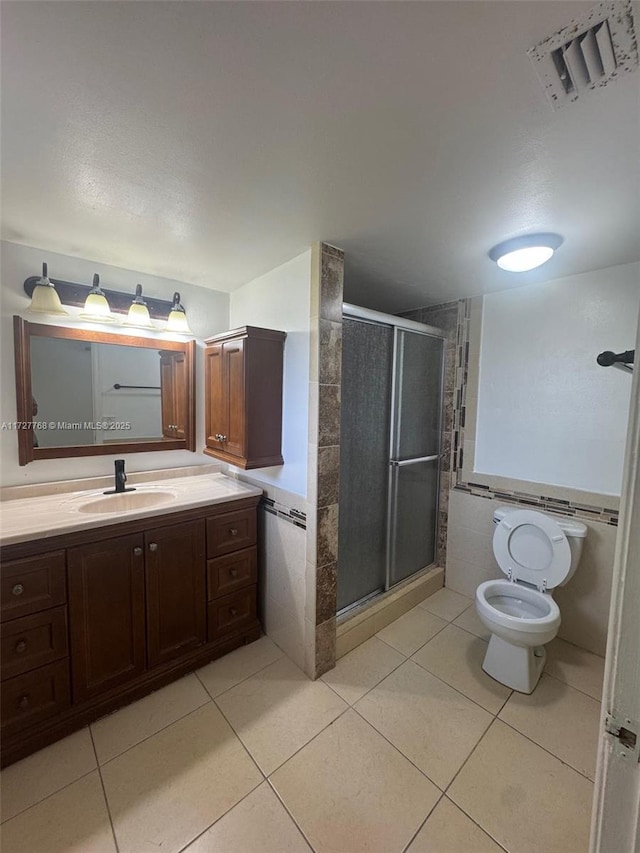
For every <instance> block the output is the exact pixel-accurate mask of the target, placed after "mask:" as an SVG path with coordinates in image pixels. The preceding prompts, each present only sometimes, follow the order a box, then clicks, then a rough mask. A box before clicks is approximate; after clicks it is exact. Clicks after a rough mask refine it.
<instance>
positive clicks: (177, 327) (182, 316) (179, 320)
mask: <svg viewBox="0 0 640 853" xmlns="http://www.w3.org/2000/svg"><path fill="white" fill-rule="evenodd" d="M167 331H168V332H179V333H180V334H181V335H192V334H193V332H192V331H191V329H190V328H189V324H188V323H187V312H186V311H185V310H184V306H182V305H181V304H180V294H179V293H178V291H177V290H176V292H175V293H174V294H173V305H172V306H171V312H170V313H169V317H168V320H167Z"/></svg>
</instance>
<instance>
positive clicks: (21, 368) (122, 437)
mask: <svg viewBox="0 0 640 853" xmlns="http://www.w3.org/2000/svg"><path fill="white" fill-rule="evenodd" d="M14 342H15V360H16V395H17V420H18V425H19V428H18V429H17V430H16V433H17V436H18V457H19V463H20V465H26V464H28V463H29V462H32V461H34V460H37V459H58V458H61V457H68V456H98V455H103V454H116V453H139V452H144V451H153V450H191V451H194V450H195V359H194V353H195V341H184V342H182V341H180V342H178V341H170V340H162V339H159V338H143V337H135V336H133V335H123V334H114V333H110V332H101V331H93V330H86V329H72V328H66V327H65V328H63V327H60V326H49V325H43V324H37V323H29V322H27V321H25V320H23V319H22V318H21V317H14Z"/></svg>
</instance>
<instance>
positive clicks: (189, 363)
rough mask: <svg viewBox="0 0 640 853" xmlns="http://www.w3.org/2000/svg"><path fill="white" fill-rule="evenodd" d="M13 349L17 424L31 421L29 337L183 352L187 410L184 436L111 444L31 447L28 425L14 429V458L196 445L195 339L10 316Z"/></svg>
mask: <svg viewBox="0 0 640 853" xmlns="http://www.w3.org/2000/svg"><path fill="white" fill-rule="evenodd" d="M13 335H14V352H15V368H16V401H17V420H18V424H23V423H24V424H27V423H32V422H33V419H34V418H33V395H32V391H31V338H32V337H33V336H39V337H47V338H66V339H68V340H74V341H90V342H92V343H100V344H116V345H120V346H129V347H141V348H146V349H157V350H173V351H176V352H184V354H185V360H186V373H187V376H188V385H187V394H186V397H187V412H186V421H185V422H186V429H185V437H184V438H175V439H173V438H165V439H162V440H158V441H120V442H113V443H112V444H84V445H74V446H69V447H34V446H33V437H32V432H33V431H32V430H31V429H27V428H24V429H16V433H17V436H18V462H19V464H20V465H28V464H29V462H33V461H35V460H38V459H64V458H66V457H69V456H107V455H109V456H113V455H114V454H119V453H150V452H152V451H158V450H190V451H192V452H195V449H196V435H195V424H196V394H195V389H196V377H195V349H196V342H195V341H194V340H190V341H168V340H163V339H161V338H143V337H137V336H135V335H120V334H113V333H112V332H100V331H93V330H91V329H72V328H69V327H66V326H49V325H45V324H42V323H29V322H27V321H26V320H23V319H22V317H17V316H14V318H13Z"/></svg>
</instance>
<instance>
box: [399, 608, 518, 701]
mask: <svg viewBox="0 0 640 853" xmlns="http://www.w3.org/2000/svg"><path fill="white" fill-rule="evenodd" d="M486 652H487V643H485V642H484V640H481V639H480V638H479V637H474V636H473V635H472V634H469V633H468V632H467V631H463V630H462V628H457V627H456V626H455V625H447V627H446V628H444V629H443V630H442V631H440V633H439V634H436V636H435V637H434V638H433V640H429V642H428V643H427V644H426V646H423V647H422V648H421V649H420V650H419V651H417V652H416V653H415V655H413V657H412V660H414V661H415V662H416V663H419V664H420V666H423V667H424V668H425V669H428V670H429V672H432V673H433V674H434V675H437V676H438V678H440V679H442V681H446V682H447V684H450V685H451V686H452V687H455V689H456V690H459V691H460V693H464V695H465V696H468V697H469V699H473V701H474V702H477V703H478V705H482V707H483V708H484V709H485V710H487V711H489V712H490V713H491V714H497V713H498V711H499V710H500V708H502V706H503V705H504V703H505V702H506V701H507V699H508V698H509V696H510V695H511V690H510V688H509V687H505V686H504V684H500V683H499V682H498V681H495V679H493V678H491V677H490V676H488V675H487V674H486V672H485V671H484V670H483V669H482V662H483V660H484V656H485V654H486Z"/></svg>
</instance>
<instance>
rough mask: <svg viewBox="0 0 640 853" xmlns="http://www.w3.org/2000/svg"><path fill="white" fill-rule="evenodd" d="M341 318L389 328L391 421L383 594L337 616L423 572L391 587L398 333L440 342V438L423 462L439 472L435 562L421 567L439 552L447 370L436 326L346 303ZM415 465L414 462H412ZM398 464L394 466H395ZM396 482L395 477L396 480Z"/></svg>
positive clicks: (343, 610)
mask: <svg viewBox="0 0 640 853" xmlns="http://www.w3.org/2000/svg"><path fill="white" fill-rule="evenodd" d="M342 316H343V318H344V317H347V318H348V319H350V320H359V321H361V322H365V323H373V324H374V325H381V326H391V327H392V328H393V360H392V364H391V408H390V417H389V452H388V468H389V470H388V475H387V477H388V480H387V519H386V557H385V563H386V565H385V585H384V589H383V590H379V591H374V592H372V593H369V594H368V595H366V596H364V598H361V599H358V600H357V601H354V602H352V603H351V604H348V605H346V606H345V607H343V608H341V610H339V611H338V614H339V615H340V614H343V613H346V612H348V611H349V610H352V609H353V608H355V607H358V606H360V605H363V604H366V603H367V602H368V601H371V600H374V599H375V598H377V597H378V596H379V595H382V594H383V593H385V592H388V591H389V590H390V589H393V588H394V587H396V586H399V585H400V584H403V583H406V582H407V581H408V580H411V578H412V577H415V575H416V574H417V572H419V571H422V569H418V570H417V572H415V573H414V574H412V575H409V576H408V577H406V578H403V579H402V580H399V581H397V582H396V583H394V584H391V567H392V563H393V559H394V548H393V542H392V533H393V530H392V524H393V516H394V513H393V494H392V486H393V482H394V476H393V474H394V464H393V461H392V457H393V449H394V448H393V438H394V429H395V424H396V395H397V390H398V389H397V381H398V377H397V367H398V365H397V359H398V351H399V342H398V337H399V335H398V333H399V332H400V331H405V332H413V333H417V334H420V335H424V336H425V337H431V338H439V339H440V340H441V341H442V367H441V375H440V413H439V418H438V424H439V436H438V448H439V449H438V453H437V454H433V455H432V456H430V457H425V459H424V460H421V461H427V459H429V460H431V459H433V461H436V459H437V461H438V469H437V477H436V503H437V510H436V519H435V537H436V543H435V554H434V560H433V562H432V563H429V565H428V566H424V567H423V568H425V569H427V568H430V567H432V566H433V565H434V563H435V562H436V560H437V551H438V543H437V536H438V529H439V527H440V473H441V471H440V462H441V460H442V425H443V419H444V378H445V369H446V358H445V355H446V352H445V349H446V348H445V341H446V337H447V335H446V332H444V331H443V330H442V329H438V328H436V327H435V326H429V325H427V324H426V323H418V322H416V321H415V320H407V319H405V318H404V317H397V316H395V315H394V314H385V313H384V312H382V311H373V310H372V309H370V308H361V307H360V306H359V305H352V304H350V303H348V302H343V303H342ZM411 461H417V460H411ZM397 464H398V463H397V462H396V465H397ZM395 479H396V481H397V477H396V478H395Z"/></svg>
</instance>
